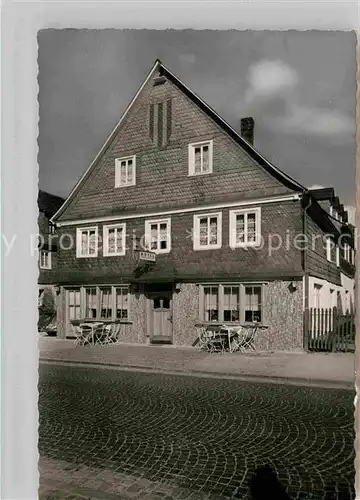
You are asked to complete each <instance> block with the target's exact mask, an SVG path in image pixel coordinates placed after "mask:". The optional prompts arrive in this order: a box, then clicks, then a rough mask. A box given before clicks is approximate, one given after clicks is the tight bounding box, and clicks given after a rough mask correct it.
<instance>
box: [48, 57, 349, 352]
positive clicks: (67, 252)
mask: <svg viewBox="0 0 360 500" xmlns="http://www.w3.org/2000/svg"><path fill="white" fill-rule="evenodd" d="M249 123H250V125H251V120H250V121H249V120H248V122H247V127H246V133H247V140H244V139H243V138H242V137H241V135H240V133H238V132H237V131H235V130H234V129H232V128H231V127H230V126H229V125H227V124H226V123H225V122H224V121H223V120H222V119H221V118H220V117H219V116H218V115H217V114H216V113H215V112H214V111H213V110H211V108H209V107H208V106H207V105H206V104H205V103H204V102H203V101H202V100H201V99H200V98H198V97H197V96H196V95H195V94H193V93H192V92H191V91H190V90H189V89H188V88H187V87H186V86H185V85H184V84H183V83H182V82H181V81H180V80H178V79H177V78H176V77H175V76H174V75H173V74H172V73H171V72H170V71H169V70H168V69H167V68H165V67H164V66H163V64H162V63H161V62H160V61H157V62H156V63H155V65H154V67H153V69H152V70H151V71H150V73H149V75H148V77H147V78H146V80H145V82H144V84H143V85H142V87H141V88H140V90H139V92H138V93H137V95H136V97H135V98H134V100H133V102H132V103H131V104H130V106H129V108H128V109H127V111H126V112H125V114H124V116H123V117H122V119H121V120H120V122H119V124H118V126H117V127H116V128H115V130H114V131H113V133H112V134H111V136H110V137H109V139H108V140H107V142H106V143H105V145H104V147H103V148H102V150H101V151H100V153H99V154H98V156H97V157H96V159H95V160H94V162H93V164H92V165H91V166H90V167H89V168H88V170H87V171H86V172H85V174H84V175H83V177H82V178H81V179H80V181H79V183H78V184H77V185H76V186H75V188H74V190H73V191H72V193H71V194H70V195H69V197H68V199H67V200H66V202H65V203H64V205H63V206H62V207H61V208H60V210H58V212H57V213H56V214H55V216H54V217H53V222H54V223H55V224H56V226H57V232H58V238H59V240H58V243H59V244H58V251H57V270H56V271H55V273H54V275H53V277H52V279H53V282H54V283H56V284H57V285H58V286H59V287H60V302H59V304H60V305H59V310H58V336H59V337H66V336H68V335H71V328H72V327H71V325H72V322H73V321H74V320H81V319H89V318H91V319H96V318H97V319H103V320H108V321H118V322H120V323H121V337H122V339H123V340H124V341H128V342H140V343H148V342H160V341H162V342H170V343H173V344H178V345H184V344H186V345H191V344H193V343H194V341H195V340H196V335H197V333H196V327H195V325H197V324H199V323H207V322H220V323H232V324H239V323H240V324H243V323H246V322H249V321H253V320H254V319H257V320H259V321H260V322H261V323H263V324H264V325H266V326H267V327H268V328H267V329H266V330H263V332H264V333H263V334H262V337H261V339H260V340H259V342H260V344H259V345H260V346H261V347H263V348H264V349H270V350H273V349H286V350H291V349H302V348H303V319H302V318H303V309H304V306H305V305H306V304H305V303H306V301H307V300H308V298H309V296H310V295H311V294H310V292H309V290H305V287H309V284H308V280H305V279H304V277H305V276H308V275H309V274H310V273H311V272H316V271H314V270H316V269H318V270H319V269H320V271H318V272H319V273H320V274H321V276H322V277H323V278H324V279H325V280H328V281H331V282H333V283H334V284H336V285H337V286H341V278H340V274H341V273H340V267H339V266H338V265H337V264H336V262H329V260H328V258H327V257H328V255H327V253H326V252H327V249H326V247H324V245H323V246H322V247H321V248H320V247H319V246H317V247H314V248H313V249H312V250H311V251H309V250H308V249H303V248H302V247H301V246H299V245H298V244H295V243H294V242H295V239H296V236H297V235H299V234H312V233H314V232H315V233H317V234H321V235H322V236H324V235H325V234H328V233H330V234H332V237H333V239H334V241H337V239H338V237H339V230H338V228H337V227H336V225H334V223H333V222H332V220H331V217H329V216H328V213H327V212H326V211H325V210H324V209H323V208H322V207H321V205H320V202H319V201H318V200H317V199H316V196H312V195H311V193H309V192H308V191H307V190H306V189H305V188H303V187H302V186H301V185H300V184H298V183H297V182H296V181H294V180H293V179H291V178H289V177H288V176H287V175H286V174H284V173H282V172H280V171H279V170H278V169H277V168H276V167H274V166H273V165H271V164H270V163H269V162H268V161H267V160H266V159H265V158H263V156H262V155H260V154H259V153H258V152H257V151H256V150H255V149H254V148H253V146H252V144H251V142H252V140H251V137H250V135H251V134H250V135H249V130H248V129H249ZM248 141H249V142H248ZM145 247H146V248H147V249H148V250H149V251H151V252H153V253H155V255H156V262H155V263H151V262H146V261H142V260H139V252H138V250H139V249H140V250H141V249H142V250H145V249H146V248H145ZM350 271H351V272H353V266H352V267H351V269H350ZM351 272H350V274H351Z"/></svg>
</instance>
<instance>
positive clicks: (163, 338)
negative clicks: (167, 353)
mask: <svg viewBox="0 0 360 500" xmlns="http://www.w3.org/2000/svg"><path fill="white" fill-rule="evenodd" d="M150 343H151V344H154V345H162V344H172V337H169V336H167V335H154V336H153V337H152V338H151V340H150Z"/></svg>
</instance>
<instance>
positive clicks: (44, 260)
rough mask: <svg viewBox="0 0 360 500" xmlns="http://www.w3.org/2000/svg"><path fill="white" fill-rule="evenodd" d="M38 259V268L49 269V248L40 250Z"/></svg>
mask: <svg viewBox="0 0 360 500" xmlns="http://www.w3.org/2000/svg"><path fill="white" fill-rule="evenodd" d="M39 261H40V269H51V252H50V251H49V250H40V255H39Z"/></svg>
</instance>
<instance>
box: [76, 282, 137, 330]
mask: <svg viewBox="0 0 360 500" xmlns="http://www.w3.org/2000/svg"><path fill="white" fill-rule="evenodd" d="M88 288H92V289H95V290H96V292H95V297H96V311H97V315H96V317H95V318H91V319H92V320H102V321H105V322H106V321H109V322H111V321H117V322H121V321H123V322H132V320H131V303H132V293H131V288H130V285H129V284H125V283H124V284H120V285H106V284H105V285H89V286H82V287H74V288H67V289H66V291H67V299H66V300H67V315H68V317H69V306H70V304H69V292H74V291H79V293H80V312H79V315H80V318H78V319H76V318H73V319H71V320H70V321H73V320H79V319H80V320H86V319H90V318H89V317H86V289H88ZM103 288H110V289H111V300H110V302H111V310H112V315H111V318H106V319H104V318H101V309H102V308H101V305H102V304H101V294H100V290H101V289H103ZM119 288H122V289H127V306H128V307H127V312H128V313H127V316H128V317H127V318H125V319H122V318H116V290H117V289H119ZM76 307H78V306H76Z"/></svg>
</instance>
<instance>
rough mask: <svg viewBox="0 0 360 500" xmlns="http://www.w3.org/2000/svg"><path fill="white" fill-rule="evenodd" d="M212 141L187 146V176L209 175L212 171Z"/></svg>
mask: <svg viewBox="0 0 360 500" xmlns="http://www.w3.org/2000/svg"><path fill="white" fill-rule="evenodd" d="M212 163H213V141H212V140H210V141H203V142H194V143H192V144H189V175H203V174H211V173H212V171H213V165H212Z"/></svg>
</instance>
